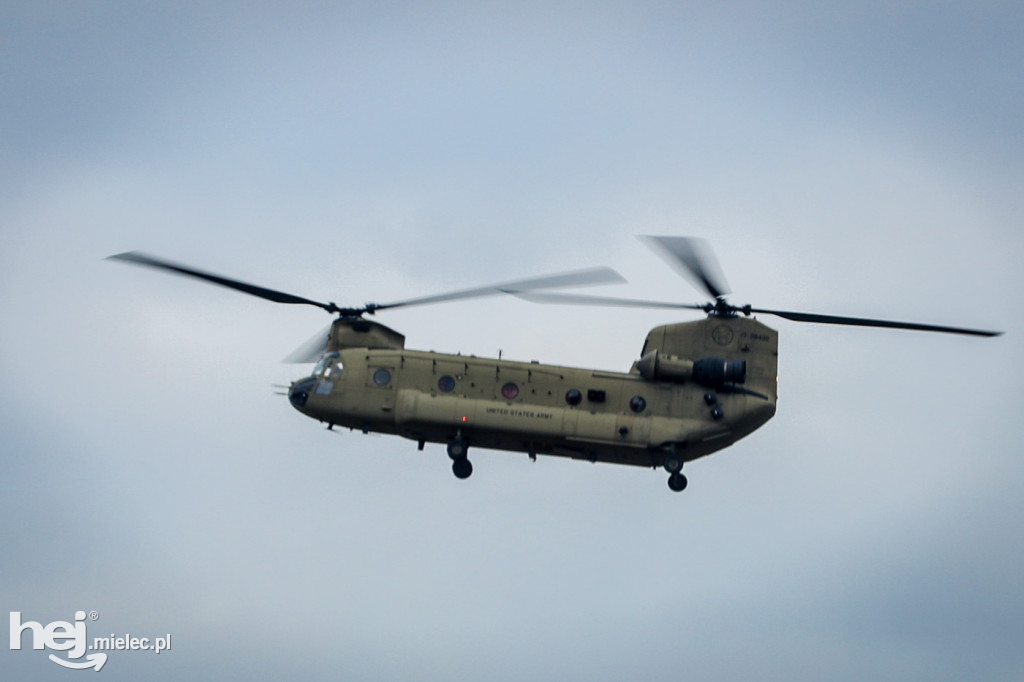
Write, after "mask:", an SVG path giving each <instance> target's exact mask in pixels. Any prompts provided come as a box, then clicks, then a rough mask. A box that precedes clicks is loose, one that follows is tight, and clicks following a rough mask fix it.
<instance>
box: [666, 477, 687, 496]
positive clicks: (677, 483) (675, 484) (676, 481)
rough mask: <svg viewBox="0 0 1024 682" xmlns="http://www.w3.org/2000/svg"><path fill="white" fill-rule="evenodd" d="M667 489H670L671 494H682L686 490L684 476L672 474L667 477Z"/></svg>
mask: <svg viewBox="0 0 1024 682" xmlns="http://www.w3.org/2000/svg"><path fill="white" fill-rule="evenodd" d="M668 487H669V488H672V490H673V492H677V493H681V492H683V491H684V490H686V476H683V475H682V474H680V473H675V474H672V475H671V476H669V477H668Z"/></svg>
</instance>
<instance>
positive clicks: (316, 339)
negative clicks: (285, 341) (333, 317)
mask: <svg viewBox="0 0 1024 682" xmlns="http://www.w3.org/2000/svg"><path fill="white" fill-rule="evenodd" d="M333 326H334V323H333V322H332V323H331V324H329V325H327V326H326V327H324V328H323V329H321V330H320V331H319V332H317V334H316V336H313V337H311V338H310V339H309V340H308V341H306V342H305V343H304V344H302V345H301V346H299V347H298V348H296V349H295V350H293V351H292V352H291V353H289V354H288V355H287V356H286V357H285V358H284V360H282V361H281V362H285V363H288V364H292V365H303V364H306V363H310V362H316V361H317V360H319V359H320V356H321V355H323V354H324V351H325V350H327V344H328V342H329V341H330V340H331V328H332V327H333Z"/></svg>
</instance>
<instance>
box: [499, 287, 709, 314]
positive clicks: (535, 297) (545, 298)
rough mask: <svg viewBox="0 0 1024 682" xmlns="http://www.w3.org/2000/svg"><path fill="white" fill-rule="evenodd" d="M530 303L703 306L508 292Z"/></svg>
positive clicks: (701, 307) (652, 306)
mask: <svg viewBox="0 0 1024 682" xmlns="http://www.w3.org/2000/svg"><path fill="white" fill-rule="evenodd" d="M510 293H512V294H513V295H514V296H517V297H519V298H521V299H523V300H524V301H530V302H531V303H563V304H566V305H600V306H615V307H619V308H670V309H673V310H679V309H685V310H703V309H704V306H701V305H695V304H691V303H668V302H665V301H646V300H642V299H636V298H612V297H608V296H587V295H585V294H560V293H533V292H528V291H513V292H510Z"/></svg>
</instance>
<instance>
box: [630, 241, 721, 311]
mask: <svg viewBox="0 0 1024 682" xmlns="http://www.w3.org/2000/svg"><path fill="white" fill-rule="evenodd" d="M640 239H641V240H642V241H643V242H644V243H645V244H647V246H648V247H649V248H650V249H651V250H653V251H654V252H655V253H657V254H658V255H659V256H661V257H662V259H663V260H664V261H665V262H666V263H668V264H669V265H670V266H672V268H674V269H675V270H676V271H677V272H678V273H679V274H681V275H683V276H684V277H686V278H687V279H689V280H690V281H692V282H693V283H694V284H696V285H697V286H698V287H700V288H701V289H703V290H704V291H706V292H707V293H708V294H710V295H711V297H712V298H715V299H719V298H722V297H723V296H725V295H726V294H728V293H729V284H728V283H727V282H726V281H725V275H723V274H722V269H721V268H720V267H719V266H718V261H717V259H716V258H715V255H714V252H712V250H711V247H710V246H708V243H707V242H706V241H704V240H703V239H697V238H696V237H655V236H650V235H647V236H641V237H640Z"/></svg>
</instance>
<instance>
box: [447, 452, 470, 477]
mask: <svg viewBox="0 0 1024 682" xmlns="http://www.w3.org/2000/svg"><path fill="white" fill-rule="evenodd" d="M452 473H453V474H455V478H460V479H465V478H469V477H470V476H471V475H472V473H473V463H472V462H470V461H469V460H468V459H466V458H465V457H460V458H459V459H456V460H455V461H454V462H452Z"/></svg>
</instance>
